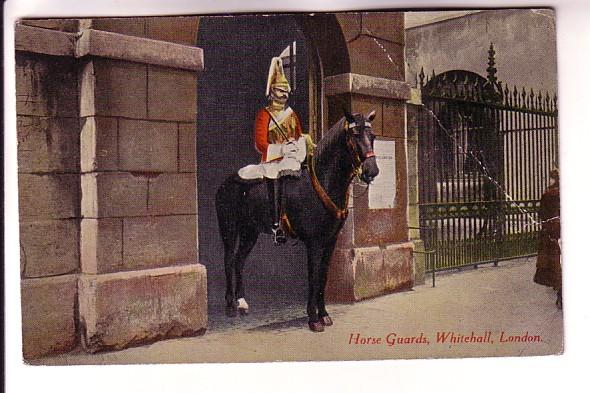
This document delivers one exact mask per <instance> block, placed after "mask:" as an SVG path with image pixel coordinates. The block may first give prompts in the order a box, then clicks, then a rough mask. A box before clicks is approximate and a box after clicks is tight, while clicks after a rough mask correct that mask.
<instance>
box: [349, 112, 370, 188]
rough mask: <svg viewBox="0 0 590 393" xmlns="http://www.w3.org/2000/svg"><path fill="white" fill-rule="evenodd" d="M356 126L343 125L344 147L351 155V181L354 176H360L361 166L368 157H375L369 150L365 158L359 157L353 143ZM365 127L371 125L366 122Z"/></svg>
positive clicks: (354, 124)
mask: <svg viewBox="0 0 590 393" xmlns="http://www.w3.org/2000/svg"><path fill="white" fill-rule="evenodd" d="M357 126H358V125H357V124H356V122H353V123H348V122H346V123H345V127H346V146H347V147H348V152H349V153H350V154H351V156H352V174H351V180H352V178H354V177H355V176H360V175H361V173H362V165H363V162H364V161H365V160H366V159H367V158H370V157H374V156H375V152H374V151H373V150H372V149H371V150H369V151H368V152H367V154H366V155H365V157H363V158H361V155H360V154H359V152H358V149H357V148H356V144H355V143H354V142H353V140H352V139H353V136H354V135H355V133H354V129H355V128H356V127H357ZM364 126H365V127H369V128H371V123H370V122H368V121H365V124H364Z"/></svg>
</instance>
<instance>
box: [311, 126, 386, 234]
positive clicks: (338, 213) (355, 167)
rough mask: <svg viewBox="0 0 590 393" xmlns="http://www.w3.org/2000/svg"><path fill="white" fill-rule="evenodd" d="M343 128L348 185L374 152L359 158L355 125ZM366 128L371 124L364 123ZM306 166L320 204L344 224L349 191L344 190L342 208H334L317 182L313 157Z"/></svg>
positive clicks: (346, 215)
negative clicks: (349, 159)
mask: <svg viewBox="0 0 590 393" xmlns="http://www.w3.org/2000/svg"><path fill="white" fill-rule="evenodd" d="M344 126H345V128H346V146H347V148H348V152H349V153H350V154H351V156H352V173H351V174H350V177H349V179H348V181H349V183H350V182H351V181H352V179H354V177H355V176H360V175H361V172H362V165H363V162H364V161H365V160H366V159H367V158H370V157H374V156H375V152H373V150H370V151H369V152H368V153H367V154H366V155H365V157H363V158H361V156H360V154H359V152H358V149H357V148H356V144H355V143H354V141H353V140H352V138H353V135H354V129H355V128H356V127H357V124H356V123H354V122H353V123H347V122H345V124H344ZM367 126H368V127H371V123H370V122H367V121H366V122H365V127H367ZM307 166H308V167H309V174H310V178H311V184H312V186H313V189H314V190H315V192H316V193H317V194H318V197H319V198H320V200H321V201H322V204H323V205H324V207H325V208H326V209H327V210H328V211H329V212H330V214H332V216H334V217H335V218H336V219H338V220H340V221H341V223H344V220H346V218H347V217H348V201H349V198H350V192H349V190H348V189H347V190H346V197H345V202H344V208H339V207H338V206H336V204H335V203H334V201H332V199H331V198H330V196H329V195H328V193H327V192H326V190H324V187H322V185H321V184H320V181H319V180H318V177H317V176H316V173H315V164H314V160H313V157H312V156H311V155H309V156H308V158H307Z"/></svg>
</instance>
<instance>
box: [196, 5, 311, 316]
mask: <svg viewBox="0 0 590 393" xmlns="http://www.w3.org/2000/svg"><path fill="white" fill-rule="evenodd" d="M293 42H296V47H297V57H296V73H295V80H296V82H295V84H296V89H295V90H294V91H293V93H292V95H291V98H290V100H289V104H290V106H291V107H292V108H293V109H294V110H295V111H296V112H297V113H298V114H299V116H300V118H301V121H302V123H303V124H302V125H303V127H304V129H305V130H308V125H309V113H310V108H309V102H310V101H309V90H310V89H309V86H310V81H309V77H310V72H309V71H308V69H309V64H310V60H309V58H308V56H309V53H308V47H307V46H306V43H305V37H304V35H303V32H302V31H301V29H300V28H299V26H298V24H297V23H296V21H295V19H294V18H293V17H289V16H267V17H261V16H231V17H203V18H202V19H201V21H200V26H199V35H198V44H197V45H198V46H199V47H200V48H202V49H203V50H204V58H205V70H204V71H203V72H202V73H201V74H200V75H199V79H198V114H197V171H198V185H199V186H198V214H199V217H198V223H199V262H200V263H202V264H203V265H205V266H206V267H207V278H208V298H209V309H210V311H209V312H210V320H211V323H212V324H213V325H215V324H216V322H215V320H216V317H215V315H218V314H219V312H220V310H222V309H223V305H224V292H225V275H224V268H223V248H222V244H221V239H220V235H219V231H218V227H217V217H216V213H215V192H216V190H217V188H218V186H219V185H220V184H221V183H222V182H223V180H224V179H225V178H226V177H227V176H228V175H229V174H231V173H234V172H236V171H237V170H238V169H239V168H241V167H243V166H245V165H248V164H253V163H257V162H258V161H259V160H260V156H259V155H258V153H257V152H256V151H255V149H254V141H253V126H254V117H255V115H256V112H257V111H258V110H259V109H260V108H262V107H263V106H265V105H266V103H267V101H266V97H265V96H264V93H265V87H266V81H267V76H268V68H269V65H270V61H271V58H272V57H274V56H279V54H280V53H281V52H282V50H283V49H284V48H285V47H287V46H288V45H290V44H292V43H293ZM291 84H293V83H292V82H291ZM245 280H246V299H247V300H248V302H249V304H250V307H251V309H252V312H253V313H255V310H256V309H257V308H258V309H264V308H269V307H270V308H276V307H279V306H281V305H283V306H287V305H288V306H289V307H291V308H293V307H295V306H299V308H300V309H301V312H302V313H303V312H304V309H305V300H306V293H307V267H306V255H305V249H304V247H303V245H302V244H291V242H290V243H288V244H287V245H284V246H281V247H277V246H274V245H273V244H272V241H271V239H270V236H268V235H262V236H261V237H260V238H259V240H258V244H257V246H256V247H255V249H254V250H253V252H252V253H251V254H250V256H249V258H248V260H247V261H246V267H245Z"/></svg>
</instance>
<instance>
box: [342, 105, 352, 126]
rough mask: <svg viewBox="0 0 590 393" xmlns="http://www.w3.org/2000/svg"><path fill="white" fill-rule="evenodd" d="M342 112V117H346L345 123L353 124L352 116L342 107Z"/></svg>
mask: <svg viewBox="0 0 590 393" xmlns="http://www.w3.org/2000/svg"><path fill="white" fill-rule="evenodd" d="M342 112H344V117H346V121H347V122H349V123H354V116H352V115H351V114H350V113H349V112H348V111H347V110H346V108H344V107H342Z"/></svg>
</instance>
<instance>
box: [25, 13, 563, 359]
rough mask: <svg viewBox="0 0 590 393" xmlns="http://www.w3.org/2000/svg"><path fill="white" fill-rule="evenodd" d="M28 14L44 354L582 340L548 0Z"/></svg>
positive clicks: (37, 328) (535, 348)
mask: <svg viewBox="0 0 590 393" xmlns="http://www.w3.org/2000/svg"><path fill="white" fill-rule="evenodd" d="M14 28H15V50H16V51H15V53H14V56H15V62H16V70H15V72H16V132H17V139H18V142H17V143H18V146H17V148H18V149H17V159H18V202H19V229H20V232H19V233H20V273H21V281H20V288H21V289H20V290H21V309H22V354H23V355H22V356H23V358H24V361H25V362H26V363H27V364H30V365H77V364H89V365H104V364H146V363H149V364H163V363H242V362H270V361H324V360H326V361H328V360H332V361H335V360H383V359H418V358H421V359H426V358H465V357H498V356H538V355H559V354H561V353H562V352H563V342H564V341H563V340H564V339H563V337H564V335H563V311H562V307H563V302H567V298H564V297H563V296H562V278H561V262H562V258H561V254H562V253H561V247H562V243H561V227H560V180H559V179H560V157H559V146H560V136H559V128H558V124H559V123H558V120H559V110H558V108H559V101H558V96H557V92H558V88H557V86H558V82H557V52H556V30H555V15H554V11H553V10H552V9H531V8H520V9H486V10H465V11H460V10H452V11H435V10H429V11H421V12H418V11H395V10H393V11H351V12H330V13H322V12H316V13H305V12H300V13H272V14H262V13H252V14H224V15H185V16H169V15H168V16H149V17H148V16H138V17H93V18H90V17H81V18H73V17H67V18H37V19H31V18H29V19H26V18H25V19H21V20H19V21H18V23H17V24H16V25H15V26H14Z"/></svg>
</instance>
